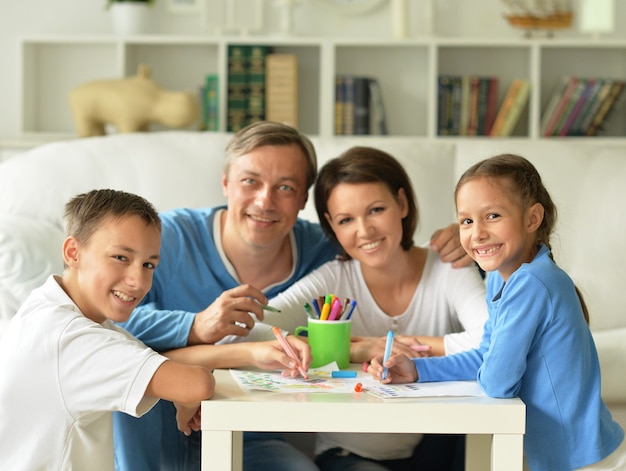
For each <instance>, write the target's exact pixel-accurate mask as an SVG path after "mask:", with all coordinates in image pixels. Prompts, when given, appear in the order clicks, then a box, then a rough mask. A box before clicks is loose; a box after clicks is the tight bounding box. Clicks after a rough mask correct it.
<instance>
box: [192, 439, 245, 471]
mask: <svg viewBox="0 0 626 471" xmlns="http://www.w3.org/2000/svg"><path fill="white" fill-rule="evenodd" d="M242 458H243V432H230V431H219V432H209V431H206V430H203V431H202V458H201V469H202V471H242V468H243V463H242Z"/></svg>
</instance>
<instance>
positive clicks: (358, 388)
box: [354, 383, 363, 392]
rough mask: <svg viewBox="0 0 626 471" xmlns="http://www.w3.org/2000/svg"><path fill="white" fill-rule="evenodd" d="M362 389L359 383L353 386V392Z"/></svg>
mask: <svg viewBox="0 0 626 471" xmlns="http://www.w3.org/2000/svg"><path fill="white" fill-rule="evenodd" d="M361 391H363V385H362V384H361V383H356V386H355V387H354V392H361Z"/></svg>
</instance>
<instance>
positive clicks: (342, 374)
mask: <svg viewBox="0 0 626 471" xmlns="http://www.w3.org/2000/svg"><path fill="white" fill-rule="evenodd" d="M330 375H331V376H332V377H333V378H356V371H352V370H346V371H333V372H332V373H331V374H330Z"/></svg>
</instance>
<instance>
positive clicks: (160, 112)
mask: <svg viewBox="0 0 626 471" xmlns="http://www.w3.org/2000/svg"><path fill="white" fill-rule="evenodd" d="M69 99H70V105H71V108H72V114H73V117H74V124H75V125H76V130H77V132H78V135H79V137H88V136H102V135H104V134H105V133H106V132H105V130H106V126H107V125H109V124H110V125H113V126H114V127H115V128H116V130H117V131H118V132H120V133H130V132H138V131H147V130H148V126H149V125H150V124H151V123H159V124H163V125H165V126H169V127H172V128H185V127H187V126H189V125H191V124H192V123H194V121H196V119H197V117H198V114H199V106H198V100H197V97H196V96H194V95H193V94H192V93H189V92H175V91H168V90H164V89H163V88H161V87H160V86H159V85H157V83H156V82H154V80H152V79H151V78H150V69H149V68H148V67H147V66H146V65H143V64H142V65H140V66H139V70H138V72H137V75H135V76H133V77H128V78H122V79H112V80H101V81H94V82H88V83H85V84H83V85H79V86H78V87H76V88H74V89H72V91H71V92H70V97H69Z"/></svg>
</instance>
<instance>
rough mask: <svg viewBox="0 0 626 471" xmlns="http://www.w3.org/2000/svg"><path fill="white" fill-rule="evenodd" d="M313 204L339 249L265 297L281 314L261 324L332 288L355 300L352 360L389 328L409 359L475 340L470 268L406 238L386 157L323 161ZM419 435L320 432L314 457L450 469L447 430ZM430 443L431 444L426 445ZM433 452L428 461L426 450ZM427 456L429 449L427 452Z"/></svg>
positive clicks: (405, 198) (404, 202) (404, 193)
mask: <svg viewBox="0 0 626 471" xmlns="http://www.w3.org/2000/svg"><path fill="white" fill-rule="evenodd" d="M315 205H316V210H317V213H318V217H319V220H320V224H321V226H322V228H323V230H324V232H325V233H326V234H327V235H328V236H329V237H330V238H331V240H333V241H334V242H335V243H336V244H337V245H338V246H339V247H340V249H341V251H342V252H343V253H342V255H341V257H340V259H339V260H336V261H331V262H328V263H327V264H325V265H323V266H321V267H320V268H319V269H317V270H315V271H314V272H312V273H311V274H309V275H308V276H306V277H304V278H302V279H301V280H299V281H298V282H297V283H296V284H294V285H293V286H292V287H291V288H290V289H288V290H287V291H285V292H283V293H282V294H280V295H279V296H277V297H276V298H274V299H273V300H272V301H271V304H272V306H275V307H277V308H279V309H281V310H282V313H281V314H271V313H268V314H267V315H266V316H265V322H267V323H270V324H275V325H278V326H279V327H282V328H284V329H287V330H289V331H293V330H294V329H295V327H296V326H297V325H301V324H302V323H303V322H304V321H305V319H306V317H304V314H305V313H304V309H303V304H304V303H305V302H310V301H311V300H312V299H313V298H315V297H317V296H319V295H322V294H326V293H334V294H336V295H337V296H340V297H341V298H350V299H354V300H357V301H358V305H357V308H356V311H355V313H354V315H353V316H352V334H353V335H354V336H355V337H354V338H353V342H352V344H351V348H350V357H351V358H350V359H351V361H352V362H364V361H369V360H370V359H371V358H373V357H375V356H377V355H379V354H380V353H381V352H382V351H383V350H384V346H385V334H386V333H387V331H388V330H390V329H391V330H393V331H394V332H395V333H396V341H395V342H394V352H395V353H406V354H408V355H410V356H417V355H420V354H423V353H420V351H422V350H423V347H424V346H428V347H429V353H430V354H431V355H445V354H448V353H455V352H459V351H463V350H467V349H470V348H475V347H477V346H478V345H479V343H480V339H481V336H482V331H483V324H484V322H485V320H486V318H487V307H486V304H485V300H484V297H485V289H484V283H483V281H482V278H481V276H480V274H479V272H478V270H476V269H475V268H474V267H466V268H463V269H453V268H452V267H451V266H450V265H449V264H446V263H444V262H441V261H440V259H439V256H438V255H437V254H436V253H435V252H433V251H431V250H429V249H427V248H422V247H416V246H414V245H413V233H414V231H415V228H416V227H417V223H418V208H417V203H416V199H415V195H414V192H413V188H412V186H411V182H410V179H409V177H408V175H407V173H406V171H405V170H404V168H403V167H402V165H401V164H400V163H399V162H398V161H397V160H396V159H395V158H393V157H392V156H391V155H389V154H386V153H385V152H382V151H380V150H377V149H373V148H369V147H353V148H351V149H349V150H347V151H346V152H344V153H343V154H342V155H341V156H340V157H338V158H336V159H333V160H330V161H329V162H328V163H326V164H325V165H324V167H322V169H321V170H320V172H319V175H318V178H317V181H316V184H315ZM421 439H422V436H421V435H419V434H410V435H409V434H406V435H404V434H403V435H397V434H393V435H391V434H367V435H364V434H358V435H350V434H338V433H320V434H318V440H317V444H316V453H317V455H318V456H317V460H316V461H317V464H318V466H320V468H321V469H322V470H334V469H341V470H342V471H346V469H358V470H385V469H393V470H395V469H399V470H400V469H413V467H414V466H416V464H415V463H416V462H417V463H420V465H421V466H426V467H423V468H415V469H451V468H450V467H449V466H450V465H446V463H445V462H446V459H448V460H450V458H451V457H453V456H454V453H453V450H451V448H454V447H455V446H456V445H457V443H456V438H455V437H452V438H450V437H441V436H439V437H437V436H430V437H429V438H428V440H425V441H423V442H422V443H421V444H420V446H419V447H417V445H418V444H419V443H420V441H421ZM435 441H436V442H438V443H434V442H435ZM438 451H439V452H441V456H439V457H435V458H434V460H435V462H437V466H439V465H441V467H435V465H431V464H430V463H429V464H423V463H424V462H423V461H420V460H423V459H426V455H429V454H431V453H435V452H438ZM435 454H436V453H435Z"/></svg>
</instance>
